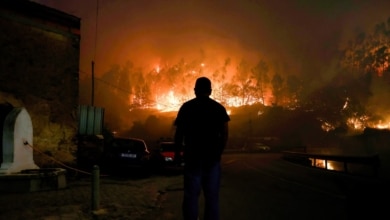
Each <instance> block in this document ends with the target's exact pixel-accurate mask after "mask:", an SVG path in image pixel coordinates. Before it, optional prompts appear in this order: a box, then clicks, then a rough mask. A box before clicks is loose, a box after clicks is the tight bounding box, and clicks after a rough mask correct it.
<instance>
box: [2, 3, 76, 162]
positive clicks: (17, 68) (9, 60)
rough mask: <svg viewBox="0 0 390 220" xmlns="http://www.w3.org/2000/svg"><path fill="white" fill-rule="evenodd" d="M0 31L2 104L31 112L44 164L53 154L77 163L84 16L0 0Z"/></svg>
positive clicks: (37, 158) (39, 156) (35, 140)
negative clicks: (82, 20)
mask: <svg viewBox="0 0 390 220" xmlns="http://www.w3.org/2000/svg"><path fill="white" fill-rule="evenodd" d="M0 30H1V31H0V48H1V49H0V105H3V106H4V105H8V106H9V105H12V106H13V107H25V108H26V110H27V111H28V112H29V114H30V116H31V121H32V124H33V143H34V149H35V151H34V158H35V161H36V163H37V164H38V165H39V166H46V165H48V166H49V165H50V163H53V159H51V158H50V157H48V156H51V157H53V158H56V159H58V160H61V162H66V163H72V162H74V161H75V152H76V150H77V138H76V136H77V129H78V116H77V111H78V103H79V58H80V18H78V17H75V16H72V15H69V14H66V13H64V12H61V11H58V10H56V9H53V8H49V7H46V6H43V5H40V4H37V3H34V2H31V1H28V0H1V1H0ZM0 143H1V142H0Z"/></svg>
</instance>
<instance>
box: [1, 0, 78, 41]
mask: <svg viewBox="0 0 390 220" xmlns="http://www.w3.org/2000/svg"><path fill="white" fill-rule="evenodd" d="M0 16H1V17H7V18H12V19H14V20H18V19H19V20H23V18H25V19H28V20H33V21H35V22H39V23H43V24H45V25H50V26H55V27H57V28H62V29H63V28H66V29H67V30H68V31H69V30H70V31H71V32H73V33H75V32H76V34H77V32H78V34H79V30H80V20H81V19H80V18H78V17H76V16H73V15H70V14H67V13H65V12H62V11H59V10H57V9H54V8H50V7H47V6H45V5H41V4H38V3H36V2H32V1H29V0H1V1H0ZM20 18H22V19H20Z"/></svg>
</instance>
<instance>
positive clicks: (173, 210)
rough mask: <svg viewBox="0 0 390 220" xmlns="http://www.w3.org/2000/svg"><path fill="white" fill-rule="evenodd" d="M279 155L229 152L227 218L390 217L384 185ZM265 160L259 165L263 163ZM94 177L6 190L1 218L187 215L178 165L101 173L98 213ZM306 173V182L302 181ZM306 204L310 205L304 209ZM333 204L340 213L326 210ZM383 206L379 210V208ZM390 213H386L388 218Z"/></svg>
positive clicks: (137, 219)
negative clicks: (144, 172)
mask: <svg viewBox="0 0 390 220" xmlns="http://www.w3.org/2000/svg"><path fill="white" fill-rule="evenodd" d="M279 157H280V156H279V155H277V154H259V155H250V156H249V155H226V156H224V158H223V167H224V170H225V173H224V177H225V178H224V179H223V182H222V195H221V196H222V197H223V198H224V199H225V200H227V202H223V203H222V204H221V209H223V215H224V216H225V219H222V220H226V219H253V218H251V217H252V216H253V215H257V216H261V217H262V218H263V219H286V217H287V216H290V217H291V218H288V219H294V216H303V217H304V218H300V219H312V217H313V216H314V217H315V219H329V218H325V217H326V216H333V214H332V215H331V214H329V213H331V212H334V213H336V214H335V216H336V218H332V219H360V218H363V219H365V218H364V217H367V216H362V215H361V214H360V213H364V214H369V215H371V214H372V216H371V217H372V218H367V219H379V218H376V217H375V216H381V215H386V216H387V217H389V213H390V212H387V208H386V207H387V204H388V203H387V200H386V198H388V193H389V190H388V189H387V187H386V186H383V185H376V184H375V183H374V184H372V183H370V184H362V182H356V184H355V182H349V181H341V182H340V180H341V179H340V177H339V176H336V175H335V176H329V178H328V177H325V176H324V175H322V173H321V172H317V171H315V170H312V169H308V168H303V167H301V166H299V165H290V164H289V163H287V162H284V161H281V160H279V159H278V158H279ZM259 161H260V165H257V164H258V162H259ZM252 175H255V177H253V176H252ZM228 178H229V179H228ZM255 178H257V180H255ZM91 179H92V178H91V176H88V175H86V174H80V173H74V172H69V174H68V184H67V187H66V188H65V189H61V190H52V191H43V192H33V193H1V194H0V219H9V220H12V219H15V220H18V219H23V220H25V219H29V220H57V219H58V220H60V219H61V220H89V219H100V220H103V219H107V220H113V219H125V220H180V219H181V218H180V216H181V213H180V204H181V195H182V190H183V189H182V177H181V172H180V169H174V170H170V171H168V172H160V173H157V174H152V175H151V176H149V177H143V176H139V175H135V177H134V175H133V173H131V174H129V175H118V174H116V175H109V176H105V175H104V174H103V176H102V177H101V178H100V191H99V192H100V193H99V203H98V204H99V208H98V209H97V210H96V211H93V210H92V199H91V198H92V190H91V188H92V187H91V186H92V184H91ZM302 179H304V180H305V181H304V182H299V181H300V180H302ZM336 180H337V181H336ZM344 183H345V185H343V184H344ZM377 187H378V188H377ZM384 187H386V188H384ZM324 191H327V193H324ZM240 196H241V197H240ZM322 197H323V198H324V199H325V200H326V201H335V203H333V204H330V203H326V202H325V200H322V199H319V198H322ZM227 198H228V199H227ZM311 199H313V200H311ZM225 200H224V201H225ZM322 202H323V203H324V206H323V209H322V206H321V205H318V204H313V203H322ZM300 204H304V205H303V206H304V207H301V206H302V205H300ZM310 204H312V205H310ZM345 204H346V206H345ZM310 206H311V207H312V208H311V209H310ZM344 206H345V207H344ZM313 207H316V208H315V209H314V208H313ZM329 207H330V208H332V209H337V210H338V211H337V212H335V210H328V209H329ZM302 210H303V211H302ZM377 210H379V211H380V212H381V213H377ZM303 212H307V213H305V214H303ZM311 212H315V213H311ZM317 212H318V213H317ZM320 212H321V213H322V214H321V213H320ZM386 216H383V217H384V218H381V219H388V218H387V217H386ZM255 219H258V218H255Z"/></svg>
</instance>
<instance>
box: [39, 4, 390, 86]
mask: <svg viewBox="0 0 390 220" xmlns="http://www.w3.org/2000/svg"><path fill="white" fill-rule="evenodd" d="M34 1H35V2H38V3H41V4H44V5H47V6H49V7H53V8H56V9H59V10H61V11H64V12H66V13H69V14H72V15H75V16H77V17H80V18H81V51H80V78H83V77H89V76H90V73H91V62H92V61H95V74H96V76H99V75H101V74H102V73H103V72H105V71H107V70H108V69H109V68H110V67H111V65H113V64H119V65H122V64H124V63H125V62H126V61H131V62H133V63H134V64H135V65H136V66H140V67H142V68H144V69H145V71H149V70H150V69H152V68H155V67H156V66H157V65H164V64H168V65H169V64H172V63H176V62H177V61H178V60H179V59H181V58H184V59H186V60H193V59H205V58H206V59H207V60H206V61H205V62H206V63H208V64H210V63H211V64H212V63H215V62H222V61H223V60H224V59H225V58H227V57H230V58H232V60H233V61H236V62H238V60H240V59H245V60H248V61H249V62H257V61H258V59H259V58H266V59H267V60H269V62H271V63H272V65H273V66H274V67H275V68H276V70H275V71H278V72H280V73H284V72H288V73H295V74H305V75H306V76H308V77H312V78H318V80H319V81H320V80H326V79H328V78H331V76H329V75H331V74H332V71H331V69H330V68H331V67H332V65H331V64H332V60H333V59H335V52H336V51H337V49H338V48H339V47H340V45H342V44H343V43H345V42H346V41H347V40H349V39H350V38H351V37H353V36H355V34H356V33H357V32H358V31H361V30H364V29H365V28H367V27H372V26H373V25H374V24H376V23H378V22H382V21H386V20H387V18H388V17H389V16H390V1H388V0H374V1H365V0H343V1H339V0H317V1H312V0H289V1H282V0H277V1H268V0H243V1H238V0H237V1H236V0H226V1H206V0H197V1H195V0H186V1H182V0H169V1H162V0H148V1H142V0H133V1H130V0H82V1H80V0H34ZM97 9H98V10H97Z"/></svg>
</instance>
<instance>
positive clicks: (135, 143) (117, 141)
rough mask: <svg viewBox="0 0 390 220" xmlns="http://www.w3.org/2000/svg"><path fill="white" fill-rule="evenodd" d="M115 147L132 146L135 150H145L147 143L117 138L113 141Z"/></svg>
mask: <svg viewBox="0 0 390 220" xmlns="http://www.w3.org/2000/svg"><path fill="white" fill-rule="evenodd" d="M112 147H114V148H131V149H133V150H135V151H144V150H145V144H144V143H143V142H142V141H137V140H131V139H115V140H114V141H113V142H112Z"/></svg>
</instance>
